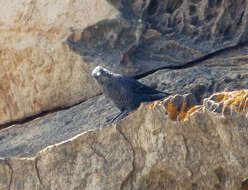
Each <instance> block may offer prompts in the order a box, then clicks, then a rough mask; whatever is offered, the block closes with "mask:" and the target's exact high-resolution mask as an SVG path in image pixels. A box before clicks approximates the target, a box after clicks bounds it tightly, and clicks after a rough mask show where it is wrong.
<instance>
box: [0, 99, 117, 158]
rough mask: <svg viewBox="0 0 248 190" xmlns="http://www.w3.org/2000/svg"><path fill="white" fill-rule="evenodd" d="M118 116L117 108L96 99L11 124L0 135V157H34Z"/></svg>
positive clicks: (103, 100) (105, 101)
mask: <svg viewBox="0 0 248 190" xmlns="http://www.w3.org/2000/svg"><path fill="white" fill-rule="evenodd" d="M106 110H108V112H106ZM118 113H119V111H118V109H117V108H115V107H113V106H112V104H111V103H110V102H109V101H107V100H106V99H105V98H104V97H103V96H99V97H94V98H91V99H89V100H88V101H86V102H84V103H81V104H79V105H76V106H74V107H72V108H70V109H66V110H62V111H59V112H54V113H50V114H48V115H45V116H43V117H40V118H37V119H35V120H31V121H30V122H27V123H24V124H18V125H13V126H11V127H10V128H7V129H4V130H2V131H1V133H0V157H13V156H14V157H24V156H34V155H35V154H36V153H37V152H39V151H40V150H42V149H43V148H45V147H47V146H49V145H53V144H55V143H59V142H61V141H64V140H67V139H70V138H72V137H74V136H75V135H77V134H80V133H83V132H85V131H88V130H91V129H95V128H100V127H103V126H104V125H106V123H107V122H108V121H109V120H111V119H112V118H114V117H115V116H116V115H117V114H118Z"/></svg>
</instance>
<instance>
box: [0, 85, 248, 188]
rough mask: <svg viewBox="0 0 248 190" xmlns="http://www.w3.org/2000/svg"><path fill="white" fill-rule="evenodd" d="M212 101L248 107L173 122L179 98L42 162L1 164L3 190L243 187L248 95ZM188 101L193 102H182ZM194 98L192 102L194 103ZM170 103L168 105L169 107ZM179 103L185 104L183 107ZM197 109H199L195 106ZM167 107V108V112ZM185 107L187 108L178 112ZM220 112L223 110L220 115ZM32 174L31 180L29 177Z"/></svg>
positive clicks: (46, 154)
mask: <svg viewBox="0 0 248 190" xmlns="http://www.w3.org/2000/svg"><path fill="white" fill-rule="evenodd" d="M213 97H226V98H222V99H219V98H216V99H218V101H214V98H209V99H205V101H204V102H206V104H208V102H210V101H212V102H213V103H214V102H215V103H216V104H217V103H218V104H219V105H221V103H224V102H235V103H233V104H230V103H227V106H228V107H229V108H232V107H233V106H234V105H235V106H236V107H240V106H241V107H243V108H244V109H243V110H242V111H241V110H240V111H239V112H236V109H233V113H232V114H231V115H230V114H227V115H226V114H225V113H224V112H223V113H222V114H223V115H222V117H220V114H219V113H218V112H210V111H209V110H208V107H205V106H202V109H201V111H199V110H198V111H193V112H192V113H191V114H190V115H189V118H188V120H187V121H184V122H181V121H173V120H171V119H169V118H168V115H167V113H168V112H167V111H166V110H168V107H166V106H165V105H168V104H169V103H170V104H173V105H174V106H178V105H176V104H175V101H173V98H171V97H168V98H167V99H165V100H163V101H158V102H157V103H156V105H154V104H149V105H144V104H142V106H141V107H140V108H139V109H138V110H137V111H135V112H134V113H133V114H130V115H129V116H128V117H127V118H125V119H124V120H122V121H121V122H120V123H119V124H118V127H117V128H116V127H115V126H114V125H111V126H106V127H104V128H102V129H96V130H91V131H87V132H85V133H82V134H80V135H77V136H75V137H74V138H72V139H70V140H67V141H65V142H62V143H60V144H56V145H54V146H50V147H48V148H46V149H44V150H42V151H41V152H39V153H38V154H36V156H35V157H30V158H6V159H2V160H1V162H0V175H1V180H0V187H1V189H90V190H91V189H99V190H100V189H137V190H138V189H151V190H153V189H182V190H185V189H186V190H187V189H203V190H204V189H206V190H207V189H225V190H228V189H230V190H231V189H241V188H242V187H244V188H245V187H246V186H245V184H246V179H247V176H248V168H247V164H248V159H247V154H248V148H247V140H248V130H247V129H248V125H247V124H248V112H247V111H248V91H247V90H246V91H239V92H232V93H231V92H230V93H222V94H215V95H213ZM177 99H178V100H181V101H182V102H188V101H187V98H186V99H185V98H183V97H182V96H181V97H178V98H177ZM188 99H189V98H188ZM165 102H167V103H166V104H165ZM177 102H179V101H177ZM191 106H193V105H191ZM166 108H167V109H166ZM177 108H178V109H180V107H179V106H178V107H177ZM217 110H218V109H217ZM23 174H25V175H23Z"/></svg>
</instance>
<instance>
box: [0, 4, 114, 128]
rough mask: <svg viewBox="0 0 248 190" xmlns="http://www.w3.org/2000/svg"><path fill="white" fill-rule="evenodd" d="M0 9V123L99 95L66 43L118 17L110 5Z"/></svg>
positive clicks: (87, 69) (85, 67)
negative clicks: (89, 27) (91, 27)
mask: <svg viewBox="0 0 248 190" xmlns="http://www.w3.org/2000/svg"><path fill="white" fill-rule="evenodd" d="M0 4H1V6H0V12H1V15H0V34H1V35H0V43H1V48H0V64H1V71H2V72H1V74H0V110H1V111H0V124H3V123H8V122H12V121H15V120H21V119H24V118H27V117H29V116H32V115H36V114H38V113H40V112H43V111H47V110H53V109H55V108H58V107H67V106H71V105H73V104H76V103H78V102H80V101H84V100H86V99H88V98H90V97H93V96H95V95H97V94H99V93H100V91H99V89H98V87H97V86H96V84H95V81H94V80H93V79H92V78H91V77H90V75H89V73H90V72H91V69H92V67H90V66H88V65H87V63H86V62H85V61H84V60H83V58H82V57H81V56H80V55H78V54H77V53H75V52H74V51H73V50H72V49H71V47H70V45H69V44H68V43H67V42H66V39H67V38H69V37H70V36H71V35H73V34H74V31H76V30H84V29H85V28H87V27H88V26H91V25H93V24H96V23H97V22H99V21H101V20H104V19H114V18H116V17H118V11H117V10H116V9H115V8H114V7H113V6H111V5H109V4H108V3H107V2H106V1H104V0H100V1H99V0H97V1H96V0H93V1H91V0H90V1H89V0H84V1H81V0H77V1H74V0H72V1H63V2H61V1H56V0H53V1H36V0H35V1H33V0H30V1H29V0H28V1H26V0H21V1H8V2H5V1H2V2H0ZM100 10H101V11H100ZM92 86H94V88H92Z"/></svg>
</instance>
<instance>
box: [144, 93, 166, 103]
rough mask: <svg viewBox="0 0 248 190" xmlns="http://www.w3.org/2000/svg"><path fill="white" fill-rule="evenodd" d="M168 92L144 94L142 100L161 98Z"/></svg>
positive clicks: (148, 100) (150, 100)
mask: <svg viewBox="0 0 248 190" xmlns="http://www.w3.org/2000/svg"><path fill="white" fill-rule="evenodd" d="M169 95H170V94H169V93H158V94H149V95H145V96H144V102H152V101H155V100H161V99H163V98H165V97H167V96H169Z"/></svg>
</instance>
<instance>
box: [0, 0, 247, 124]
mask: <svg viewBox="0 0 248 190" xmlns="http://www.w3.org/2000/svg"><path fill="white" fill-rule="evenodd" d="M0 5H1V6H0V11H1V15H0V34H1V35H0V43H1V48H0V61H1V68H2V71H3V72H1V74H0V79H1V80H0V81H1V82H0V110H1V111H0V124H3V123H9V122H15V121H16V120H22V119H25V118H27V117H30V116H33V115H36V114H39V113H41V112H43V111H47V110H54V109H56V108H60V107H67V106H71V105H73V104H76V103H78V102H81V101H84V100H87V99H88V98H90V97H93V96H95V95H97V94H99V93H100V92H99V88H98V86H97V85H96V83H95V82H94V81H93V80H92V78H90V77H89V75H88V73H90V72H91V70H92V69H93V67H94V66H96V65H99V64H101V65H104V66H106V67H107V68H109V69H111V70H113V71H115V72H120V73H122V74H126V75H131V76H136V75H142V74H146V73H149V72H152V71H156V70H157V69H161V68H170V69H174V68H181V67H185V66H191V64H192V61H193V62H194V61H195V60H199V59H200V60H201V59H206V58H208V57H209V56H210V55H215V54H216V52H219V51H220V50H221V51H222V50H225V49H227V48H230V47H234V48H236V47H237V46H240V45H241V44H244V43H246V42H247V36H248V35H247V22H248V21H247V19H248V16H247V15H248V14H247V11H248V10H247V5H248V3H247V1H246V0H241V1H233V0H207V1H206V0H197V1H196V0H187V1H181V0H173V1H172V0H167V1H158V0H148V1H143V0H137V1H122V0H119V1H112V0H99V1H97V0H75V1H74V0H69V1H63V2H62V3H61V2H60V1H57V0H52V1H48V0H45V1H40V0H28V1H26V0H21V1H17V2H15V1H10V2H7V3H6V2H2V3H1V2H0ZM203 72H204V71H203ZM216 72H217V71H216ZM224 72H225V69H224ZM198 73H199V74H201V71H199V72H198ZM181 74H182V73H181ZM210 81H213V80H210ZM208 82H209V81H208ZM206 88H208V87H206ZM180 89H185V88H180ZM228 90H234V89H228ZM213 92H214V91H213V90H212V91H211V92H210V94H211V93H213ZM173 93H176V91H173ZM180 93H181V92H180ZM184 93H185V92H184ZM208 95H209V94H208ZM205 97H206V96H205Z"/></svg>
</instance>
